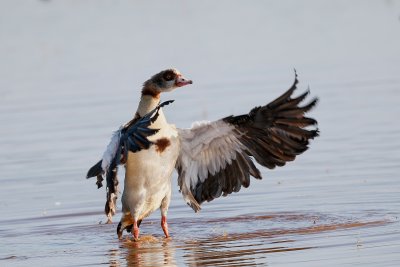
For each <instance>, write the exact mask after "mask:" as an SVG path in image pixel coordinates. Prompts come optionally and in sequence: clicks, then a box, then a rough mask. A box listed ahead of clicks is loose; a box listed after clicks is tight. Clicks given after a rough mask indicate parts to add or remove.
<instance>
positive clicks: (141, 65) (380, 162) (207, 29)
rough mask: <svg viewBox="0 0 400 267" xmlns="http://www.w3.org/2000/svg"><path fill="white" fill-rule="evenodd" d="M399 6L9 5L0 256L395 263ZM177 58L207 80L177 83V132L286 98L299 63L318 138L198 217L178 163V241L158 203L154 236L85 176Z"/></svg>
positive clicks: (140, 262) (91, 261) (88, 262)
mask: <svg viewBox="0 0 400 267" xmlns="http://www.w3.org/2000/svg"><path fill="white" fill-rule="evenodd" d="M399 15H400V4H399V2H398V1H369V2H365V1H351V2H348V1H335V3H332V2H330V1H326V2H325V1H302V2H301V3H299V2H298V1H279V2H277V1H276V2H272V1H254V2H252V3H251V4H249V3H241V2H236V1H229V2H228V1H218V3H216V2H215V1H202V3H188V2H183V1H172V2H171V1H168V2H165V3H164V2H163V3H159V2H149V1H147V2H146V3H140V2H139V3H134V2H133V1H113V2H111V1H110V2H107V1H80V2H78V1H33V0H32V1H2V2H1V4H0V53H1V59H2V60H1V63H0V92H1V96H0V125H1V126H0V170H1V175H0V182H1V188H0V196H1V197H0V211H1V214H2V217H1V218H0V265H1V266H39V265H40V266H98V265H110V266H127V265H130V266H136V265H137V266H159V265H166V266H254V265H269V266H280V265H281V266H282V265H283V266H288V265H292V266H310V265H316V266H337V265H348V266H350V265H351V266H398V265H399V264H400V253H399V251H400V241H399V240H400V233H399V232H400V230H399V229H400V228H399V215H400V194H399V193H400V183H399V181H398V180H399V175H398V173H399V170H400V164H399V162H400V141H399V138H398V137H399V136H400V126H399V124H398V123H397V121H398V116H399V114H400V107H399V105H398V103H400V78H399V77H400V76H399V74H400V73H399V70H400V68H399V65H400V50H399V49H398V47H400V21H399ZM170 66H175V67H178V68H179V69H180V70H181V71H182V73H183V74H184V75H185V76H187V77H188V78H190V79H193V80H194V84H193V85H192V86H188V87H185V88H181V89H179V90H177V91H175V92H173V93H170V94H168V95H164V96H163V99H164V100H165V99H175V100H176V101H175V102H174V103H173V104H172V105H171V106H168V107H167V108H166V109H165V113H166V115H167V118H168V119H169V121H170V122H171V123H175V124H176V125H177V126H178V127H188V126H190V124H191V122H193V121H195V120H202V119H209V120H214V119H218V118H221V117H223V116H227V115H229V114H241V113H244V112H247V111H248V110H249V109H251V108H252V107H253V106H255V105H260V104H264V103H266V102H268V101H270V100H272V99H273V98H274V97H276V96H278V95H279V94H280V93H281V92H282V91H283V90H285V89H287V88H288V86H290V84H291V83H292V80H293V72H292V68H293V67H296V69H297V71H298V73H299V79H300V88H301V89H302V90H304V89H306V88H307V86H308V85H310V87H311V92H312V94H313V95H318V96H319V97H320V99H321V102H320V104H319V106H318V107H317V108H316V109H315V111H313V112H312V116H314V117H315V118H317V119H318V121H319V127H320V130H321V137H320V138H318V139H316V140H315V141H314V142H312V144H311V149H310V150H309V151H307V152H306V153H305V154H304V155H302V156H300V157H299V158H298V159H297V160H296V161H295V162H293V163H290V164H288V165H287V166H285V167H284V168H280V169H276V170H273V171H270V170H266V169H264V168H263V169H261V170H262V174H263V177H264V179H263V180H261V181H258V180H252V181H251V186H250V188H248V189H242V190H241V191H240V192H239V193H237V194H233V195H231V196H229V197H226V198H220V199H217V200H215V201H213V202H210V203H205V204H204V205H203V209H202V211H201V212H200V214H194V213H193V212H192V210H191V209H190V208H188V207H187V206H186V204H185V203H184V202H183V201H182V198H181V196H180V194H179V192H178V188H177V186H176V182H175V180H176V175H175V176H174V179H173V180H174V191H173V199H172V204H171V207H170V211H169V227H170V234H171V236H172V238H171V239H169V240H165V239H164V238H163V235H162V230H161V228H160V225H159V223H160V222H159V220H160V215H159V213H158V212H155V213H154V214H153V215H152V216H151V217H150V218H149V219H147V220H145V221H144V222H143V224H142V226H141V235H142V239H141V241H140V242H132V241H131V240H130V238H129V236H127V235H126V236H125V237H124V240H122V241H119V240H118V239H117V236H116V223H114V224H111V225H107V224H104V222H105V221H106V218H105V216H104V214H103V212H102V209H103V205H104V201H105V192H104V189H103V188H102V189H100V190H97V189H96V187H95V180H85V179H84V176H85V174H86V171H87V169H88V168H89V167H90V166H91V165H92V164H93V163H95V162H96V161H97V160H98V158H99V156H100V155H101V153H102V151H103V149H104V147H105V145H106V143H107V141H108V138H109V137H110V135H111V132H112V130H114V129H116V128H117V127H118V126H119V125H120V124H121V123H124V122H125V121H127V120H129V119H130V118H131V117H132V115H133V114H134V112H135V109H136V105H137V102H138V98H139V92H140V84H141V83H142V82H143V81H144V80H145V79H147V78H148V77H149V76H150V75H152V74H153V73H155V72H157V71H159V70H161V69H163V68H165V67H170ZM121 176H123V171H121ZM119 216H120V214H117V215H116V216H115V217H114V221H115V222H118V220H119Z"/></svg>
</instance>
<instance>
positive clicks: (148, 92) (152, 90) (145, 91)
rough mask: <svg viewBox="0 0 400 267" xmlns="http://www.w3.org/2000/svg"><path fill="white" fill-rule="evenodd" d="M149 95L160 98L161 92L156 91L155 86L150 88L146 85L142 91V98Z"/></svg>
mask: <svg viewBox="0 0 400 267" xmlns="http://www.w3.org/2000/svg"><path fill="white" fill-rule="evenodd" d="M144 95H149V96H151V97H153V98H160V91H158V90H157V89H155V88H154V87H153V86H149V85H147V84H145V85H144V87H143V89H142V96H144Z"/></svg>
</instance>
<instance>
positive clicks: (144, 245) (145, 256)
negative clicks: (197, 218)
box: [109, 236, 177, 267]
mask: <svg viewBox="0 0 400 267" xmlns="http://www.w3.org/2000/svg"><path fill="white" fill-rule="evenodd" d="M175 250H176V247H175V245H174V243H173V241H172V240H170V239H165V238H156V237H153V236H142V237H141V238H140V240H139V241H137V242H135V241H133V240H131V239H130V238H127V239H125V240H123V241H121V244H120V246H119V249H112V250H110V253H109V257H110V260H109V262H110V266H111V267H119V266H121V262H125V261H126V266H138V267H146V266H161V265H164V266H177V264H176V260H175ZM123 265H125V263H124V264H123Z"/></svg>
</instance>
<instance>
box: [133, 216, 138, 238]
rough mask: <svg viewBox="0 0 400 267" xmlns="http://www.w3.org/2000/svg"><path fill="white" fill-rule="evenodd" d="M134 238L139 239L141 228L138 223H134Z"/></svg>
mask: <svg viewBox="0 0 400 267" xmlns="http://www.w3.org/2000/svg"><path fill="white" fill-rule="evenodd" d="M132 234H133V237H134V238H135V240H137V239H139V226H138V223H137V221H133V231H132Z"/></svg>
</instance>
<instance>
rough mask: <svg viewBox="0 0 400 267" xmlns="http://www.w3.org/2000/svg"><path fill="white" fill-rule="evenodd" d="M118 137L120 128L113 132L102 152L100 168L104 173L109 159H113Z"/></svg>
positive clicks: (117, 145) (109, 161) (119, 136)
mask: <svg viewBox="0 0 400 267" xmlns="http://www.w3.org/2000/svg"><path fill="white" fill-rule="evenodd" d="M120 138H121V128H120V129H119V130H118V131H115V132H114V133H113V135H112V137H111V140H110V143H109V144H108V145H107V148H106V150H105V151H104V153H103V158H102V162H101V168H102V169H103V172H104V173H107V170H108V168H109V167H110V164H111V161H112V160H113V158H114V157H115V154H116V153H117V150H118V147H119V140H120Z"/></svg>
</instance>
